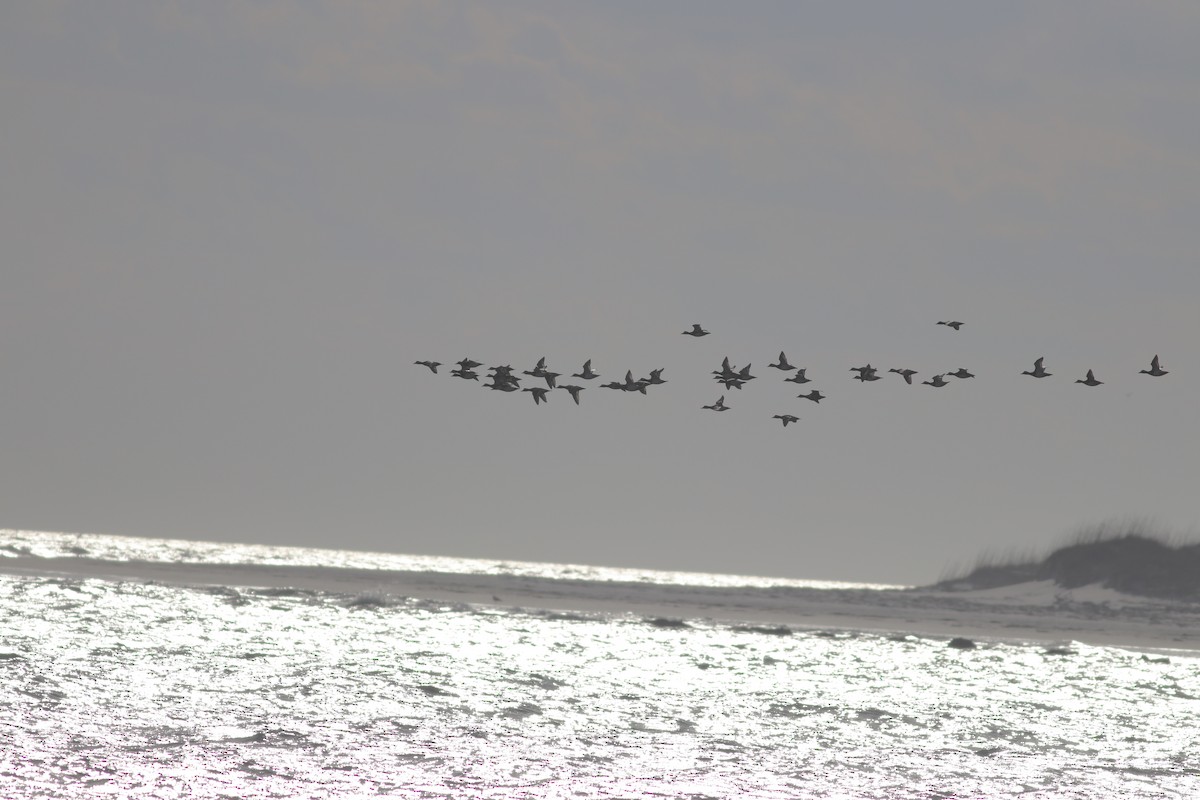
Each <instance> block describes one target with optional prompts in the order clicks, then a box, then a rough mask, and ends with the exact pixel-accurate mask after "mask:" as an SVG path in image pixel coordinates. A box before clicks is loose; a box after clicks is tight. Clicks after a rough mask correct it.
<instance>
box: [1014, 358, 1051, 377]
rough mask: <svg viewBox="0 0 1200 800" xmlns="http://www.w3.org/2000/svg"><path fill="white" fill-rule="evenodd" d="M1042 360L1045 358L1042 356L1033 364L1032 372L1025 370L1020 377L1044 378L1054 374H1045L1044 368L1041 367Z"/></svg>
mask: <svg viewBox="0 0 1200 800" xmlns="http://www.w3.org/2000/svg"><path fill="white" fill-rule="evenodd" d="M1044 360H1045V356H1042V357H1041V358H1039V359H1038V360H1037V361H1035V362H1033V369H1032V370H1025V371H1023V372H1022V373H1021V374H1022V375H1032V376H1033V377H1035V378H1045V377H1047V376H1049V375H1053V374H1054V373H1052V372H1046V368H1045V367H1043V366H1042V362H1043V361H1044Z"/></svg>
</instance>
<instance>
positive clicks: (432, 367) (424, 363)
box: [413, 356, 1158, 375]
mask: <svg viewBox="0 0 1200 800" xmlns="http://www.w3.org/2000/svg"><path fill="white" fill-rule="evenodd" d="M1155 358H1158V356H1155ZM413 363H414V364H420V365H421V366H422V367H429V371H430V372H432V373H433V374H434V375H437V368H438V367H440V366H441V365H442V362H440V361H414V362H413ZM1145 371H1146V370H1142V372H1145Z"/></svg>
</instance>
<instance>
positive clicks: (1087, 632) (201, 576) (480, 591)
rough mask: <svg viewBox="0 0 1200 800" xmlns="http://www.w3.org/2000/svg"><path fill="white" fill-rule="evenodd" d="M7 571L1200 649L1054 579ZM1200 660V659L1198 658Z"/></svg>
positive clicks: (270, 569) (1119, 605)
mask: <svg viewBox="0 0 1200 800" xmlns="http://www.w3.org/2000/svg"><path fill="white" fill-rule="evenodd" d="M0 573H3V574H9V575H15V576H25V577H51V578H59V579H67V580H81V579H94V580H106V581H118V582H120V581H136V582H142V583H161V584H166V585H172V586H228V587H236V588H239V589H244V590H250V591H253V590H254V589H280V588H291V589H297V590H302V591H312V592H322V593H332V594H336V595H344V596H346V598H347V601H348V602H354V601H355V600H356V599H363V598H366V599H386V600H399V599H403V598H413V599H421V600H430V601H435V602H445V603H467V604H476V605H490V606H500V607H506V608H525V609H545V610H553V611H568V612H580V613H584V614H597V615H637V616H643V617H663V618H668V619H678V620H697V621H698V620H711V621H714V622H719V623H734V624H736V623H743V624H756V625H771V626H785V627H786V628H789V629H794V630H797V631H800V630H856V631H872V632H887V633H894V634H912V635H919V636H937V637H947V638H949V637H956V636H961V637H969V638H972V639H979V640H996V641H1022V642H1034V643H1046V644H1057V643H1062V642H1064V641H1077V642H1081V643H1085V644H1094V645H1117V646H1126V647H1132V648H1138V649H1146V650H1197V651H1200V603H1191V602H1177V601H1171V600H1165V599H1150V598H1138V597H1133V596H1130V595H1126V594H1121V593H1118V592H1115V591H1113V590H1111V589H1104V588H1103V587H1100V586H1098V585H1094V584H1093V585H1087V586H1080V587H1076V588H1074V589H1063V588H1061V587H1059V586H1056V585H1055V584H1054V583H1053V581H1047V580H1041V581H1027V582H1024V583H1021V584H1018V585H1009V586H992V587H989V588H976V589H971V590H964V587H962V586H959V587H957V588H955V589H953V590H948V589H946V588H944V587H932V588H925V589H810V588H798V587H771V588H754V587H702V586H686V585H679V584H648V583H640V582H639V583H635V582H617V581H590V580H567V579H559V578H544V577H530V576H514V575H478V574H464V573H445V572H405V571H391V570H374V569H349V568H336V567H307V566H278V565H259V564H199V563H169V562H151V561H107V560H99V559H91V558H85V557H60V558H40V557H36V556H19V557H10V558H0ZM1197 655H1200V652H1198V653H1197Z"/></svg>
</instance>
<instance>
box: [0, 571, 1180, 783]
mask: <svg viewBox="0 0 1200 800" xmlns="http://www.w3.org/2000/svg"><path fill="white" fill-rule="evenodd" d="M0 615H2V616H0V618H2V619H3V620H5V623H4V628H3V631H4V633H3V639H2V641H0V691H2V692H3V694H2V697H3V700H4V702H3V703H0V736H2V737H3V740H4V742H5V744H4V746H3V747H0V787H2V790H3V791H2V792H0V794H3V796H5V797H14V798H16V797H69V798H91V797H97V796H117V797H177V796H198V797H261V798H266V797H317V798H319V797H339V798H341V797H364V796H378V795H391V796H398V797H494V798H512V797H529V798H534V797H649V796H660V797H720V798H725V797H765V798H793V797H879V798H894V797H914V798H916V797H921V798H931V797H1001V796H1018V795H1019V796H1024V797H1075V798H1082V797H1086V798H1116V797H1138V798H1161V797H1182V798H1192V797H1197V796H1200V736H1198V733H1197V731H1200V662H1198V661H1197V660H1196V659H1193V658H1189V657H1181V656H1179V655H1172V656H1171V657H1170V658H1169V659H1161V658H1158V657H1155V656H1150V657H1147V656H1145V655H1143V654H1141V653H1137V652H1130V651H1125V650H1121V649H1116V648H1096V647H1084V646H1079V645H1071V646H1070V647H1064V648H1059V649H1053V650H1047V649H1046V648H1045V647H1042V646H1018V645H1006V644H994V645H986V644H985V645H983V646H981V647H979V648H977V649H974V650H957V649H951V648H949V647H947V643H946V641H945V640H944V639H934V638H929V639H921V638H914V637H900V636H898V637H888V636H884V635H874V634H873V635H866V634H854V633H849V632H839V631H825V632H799V631H788V630H787V629H779V628H766V627H754V626H736V625H716V624H711V623H706V622H704V621H702V620H689V621H686V622H683V621H679V620H665V619H646V618H637V617H632V616H624V617H621V616H618V617H605V616H588V615H566V614H555V613H536V612H535V613H531V612H528V611H516V610H513V611H506V610H503V609H494V608H485V607H470V606H453V605H444V604H430V603H425V602H421V601H412V600H391V599H388V598H385V597H382V596H375V595H362V596H358V597H351V596H341V595H326V594H320V593H314V592H302V591H296V590H286V589H283V590H279V589H275V590H244V589H231V588H226V589H220V588H218V589H212V588H209V589H189V588H180V587H168V586H160V585H146V584H141V583H136V582H123V583H113V582H105V581H98V580H64V579H62V578H36V577H7V576H0Z"/></svg>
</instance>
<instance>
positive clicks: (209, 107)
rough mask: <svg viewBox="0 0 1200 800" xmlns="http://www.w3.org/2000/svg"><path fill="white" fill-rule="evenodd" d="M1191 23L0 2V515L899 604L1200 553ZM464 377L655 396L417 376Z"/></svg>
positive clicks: (1148, 15) (1199, 66)
mask: <svg viewBox="0 0 1200 800" xmlns="http://www.w3.org/2000/svg"><path fill="white" fill-rule="evenodd" d="M1197 41H1200V5H1197V4H1196V3H1193V2H1154V3H1143V2H1128V3H1111V2H1092V0H1088V2H1059V3H1044V2H1011V3H987V4H984V3H961V2H957V1H955V2H924V3H920V2H918V3H899V4H897V3H823V4H816V3H786V2H785V3H779V2H773V3H765V2H763V3H725V2H722V3H712V2H696V1H695V0H688V2H660V3H642V2H604V3H599V2H597V3H586V4H565V3H559V2H546V3H540V2H529V3H517V2H512V3H503V4H495V3H478V4H475V3H458V2H448V3H433V2H429V3H426V2H412V3H402V2H363V3H341V4H336V5H335V4H317V3H311V2H281V3H274V2H262V3H243V2H228V3H226V2H204V3H171V2H146V3H123V2H108V3H87V2H76V3H60V2H49V1H48V0H36V1H31V2H9V3H5V4H4V5H3V7H2V8H0V183H2V185H3V191H2V192H0V333H2V337H0V366H2V372H0V375H2V376H3V381H2V386H3V391H2V392H0V420H2V422H0V442H2V452H3V458H2V459H0V465H2V466H0V514H2V516H0V527H14V528H31V529H40V530H72V531H88V532H102V533H121V534H135V535H146V536H165V537H183V538H200V539H215V540H231V541H254V542H276V543H286V544H298V545H312V546H330V547H351V548H357V549H382V550H391V551H397V552H408V553H430V554H448V555H463V556H478V557H484V558H510V559H524V560H545V561H574V562H583V563H593V564H603V565H616V566H643V567H659V568H674V569H692V570H706V571H721V572H741V573H757V574H773V575H785V576H796V577H812V578H838V579H849V580H856V579H858V580H880V581H895V582H924V581H930V580H933V579H936V578H937V577H938V576H939V574H941V572H942V571H943V569H945V568H946V567H947V565H949V564H952V563H955V562H964V561H967V562H969V561H971V560H972V559H973V558H974V557H975V556H977V555H978V554H980V553H981V552H983V551H987V550H992V551H1006V550H1008V549H1016V550H1022V549H1033V550H1040V549H1041V548H1045V547H1048V546H1051V545H1053V544H1055V543H1057V542H1058V541H1059V540H1060V538H1061V537H1062V536H1063V535H1065V534H1067V533H1069V532H1070V531H1072V530H1073V529H1074V528H1076V526H1078V525H1080V524H1083V523H1088V522H1096V521H1102V520H1105V519H1108V518H1111V517H1123V516H1151V517H1153V518H1154V519H1156V520H1157V521H1158V522H1159V523H1161V524H1162V525H1163V526H1164V527H1166V528H1169V529H1171V530H1174V531H1176V532H1180V533H1185V534H1186V533H1188V532H1193V533H1195V532H1196V531H1197V530H1198V529H1197V525H1198V522H1200V511H1198V507H1197V503H1196V501H1197V494H1198V491H1197V490H1198V488H1200V446H1198V445H1200V414H1198V413H1197V408H1198V407H1200V230H1198V229H1200V149H1198V147H1197V143H1198V142H1200V55H1198V51H1197V48H1196V46H1195V45H1196V42H1197ZM948 318H956V319H960V320H963V321H965V322H966V325H965V326H964V327H963V329H962V330H961V331H960V332H958V333H955V332H953V331H951V330H949V329H947V328H945V327H939V326H937V325H935V323H936V322H937V321H938V320H941V319H948ZM693 322H700V323H702V324H704V326H705V327H707V328H709V329H710V330H711V331H712V335H710V336H708V337H706V338H703V339H693V338H691V337H686V336H681V335H680V332H681V331H683V330H684V329H685V328H687V327H689V326H690V325H691V323H693ZM781 349H783V350H785V351H786V352H787V354H788V356H789V358H790V360H791V361H792V362H793V363H796V364H799V365H801V366H805V367H806V368H807V369H808V370H809V375H810V376H811V377H813V378H814V383H812V384H808V385H807V386H806V387H804V388H805V389H807V388H812V387H816V388H819V389H820V390H821V391H823V392H824V393H825V394H827V395H828V399H827V400H825V401H824V402H822V403H821V404H820V405H819V406H818V405H815V404H813V403H811V402H809V401H808V400H801V399H797V398H796V395H797V394H798V393H799V389H797V387H795V385H794V384H790V383H783V382H782V377H783V375H782V374H781V373H779V372H778V371H776V370H771V369H768V368H767V364H768V363H769V362H770V361H771V360H773V359H774V357H775V356H776V355H777V354H778V353H779V351H780V350H781ZM1155 353H1158V354H1159V355H1160V356H1161V358H1162V362H1163V365H1164V367H1165V368H1166V369H1168V370H1170V371H1171V374H1170V375H1168V376H1166V377H1164V378H1161V379H1152V378H1148V377H1146V376H1144V375H1138V374H1137V371H1138V370H1139V369H1145V368H1147V367H1148V365H1149V360H1150V357H1151V356H1152V355H1154V354H1155ZM726 355H727V356H729V357H730V359H731V360H732V361H733V362H734V363H735V364H737V365H739V366H740V365H743V364H745V363H747V362H751V363H753V365H754V372H755V374H757V375H758V376H759V378H758V380H756V381H754V382H752V383H751V384H750V385H749V386H747V387H746V388H745V389H744V390H742V391H737V390H729V391H725V390H723V389H722V388H721V387H719V386H717V385H716V384H714V383H712V381H711V379H710V376H709V374H708V373H709V371H710V370H712V369H715V368H717V367H718V366H719V364H720V361H721V358H722V357H724V356H726ZM465 356H470V357H473V358H475V359H477V360H479V361H483V362H485V363H486V364H489V365H490V364H512V365H513V366H514V367H516V368H517V369H518V370H524V369H531V368H532V365H533V363H534V362H535V361H536V360H537V358H538V357H540V356H546V357H547V359H548V363H549V365H550V366H551V367H552V368H554V369H556V370H557V371H559V372H564V373H568V374H569V373H570V372H575V371H578V369H579V367H580V365H581V364H582V362H583V360H584V359H586V358H591V359H593V365H594V367H595V369H596V370H597V371H599V372H600V373H602V375H603V378H602V379H601V380H610V379H618V378H620V377H622V376H623V375H624V373H625V371H626V370H627V369H632V370H633V371H634V373H635V376H641V375H644V374H645V373H646V372H647V371H648V370H650V369H651V368H656V367H663V368H665V370H666V371H665V373H664V377H666V378H667V380H668V381H669V382H668V383H667V384H665V385H663V386H659V387H655V388H654V389H652V390H651V392H650V393H649V394H648V395H647V396H645V397H642V396H640V395H637V394H633V393H629V394H626V393H618V392H612V391H609V390H606V389H601V388H598V387H595V386H589V388H588V389H587V390H586V391H585V392H584V393H583V397H582V405H581V406H579V407H575V406H574V405H573V404H572V403H571V402H570V399H569V397H568V396H567V395H566V393H565V392H557V393H554V394H553V395H552V398H551V402H550V403H549V404H547V405H543V406H537V407H535V405H534V403H533V402H532V401H531V398H530V396H529V395H528V394H527V393H522V394H518V395H503V394H501V393H497V392H489V391H487V390H485V389H482V388H481V387H480V386H479V385H477V384H473V383H470V384H469V383H467V382H465V381H462V380H458V379H455V378H451V377H448V376H446V375H445V374H441V375H437V376H434V375H431V374H430V373H429V372H428V371H427V370H425V369H424V368H423V367H419V366H414V365H413V363H412V362H413V361H414V360H416V359H426V358H430V359H435V360H439V361H444V362H453V361H456V360H458V359H460V358H463V357H465ZM1038 356H1045V357H1046V365H1047V367H1048V368H1049V370H1050V371H1051V372H1053V373H1054V376H1053V377H1052V378H1047V379H1045V380H1041V381H1038V380H1034V379H1032V378H1028V377H1025V376H1022V375H1020V372H1021V371H1022V370H1026V369H1030V368H1031V365H1032V362H1033V359H1034V358H1036V357H1038ZM868 361H869V362H871V363H872V364H874V365H876V366H877V367H882V368H884V369H887V368H890V367H894V366H911V367H912V368H914V369H917V370H920V372H921V375H920V376H919V378H918V379H921V378H926V377H928V376H929V375H931V374H932V373H935V372H944V371H948V370H953V369H955V368H957V367H959V366H965V367H968V368H969V369H971V371H973V372H975V373H976V374H977V375H978V377H977V378H976V379H974V380H970V381H963V382H956V383H954V384H953V385H951V386H949V387H947V388H945V389H941V390H934V389H931V388H930V387H926V386H913V387H908V386H906V385H905V384H904V383H903V382H902V381H901V380H900V379H899V377H897V376H895V375H888V377H887V379H886V380H882V381H879V382H876V383H874V384H859V383H858V382H856V381H854V380H852V374H851V373H850V372H849V368H850V367H852V366H857V365H861V364H863V363H866V362H868ZM1088 368H1093V369H1095V371H1096V375H1097V377H1098V378H1099V379H1100V380H1102V381H1105V382H1106V383H1105V385H1104V386H1100V387H1096V388H1094V389H1088V388H1086V387H1083V386H1079V385H1076V384H1075V383H1073V381H1074V380H1075V379H1076V378H1079V377H1082V376H1083V374H1084V372H1085V371H1086V370H1087V369H1088ZM445 369H446V368H443V373H444V371H445ZM599 382H600V381H596V382H594V383H599ZM722 393H724V394H725V395H726V400H727V402H728V403H729V404H730V405H731V406H732V407H733V410H731V411H729V412H727V413H724V414H715V413H713V412H710V411H703V410H701V408H700V407H701V406H702V405H704V404H707V403H711V402H713V401H714V400H715V399H716V398H717V396H718V395H720V394H722ZM782 413H793V414H796V415H797V416H800V417H801V421H800V422H799V423H798V424H796V425H792V426H789V427H788V428H786V429H783V428H781V427H780V425H779V423H778V422H777V421H775V420H772V419H771V415H773V414H782Z"/></svg>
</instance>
